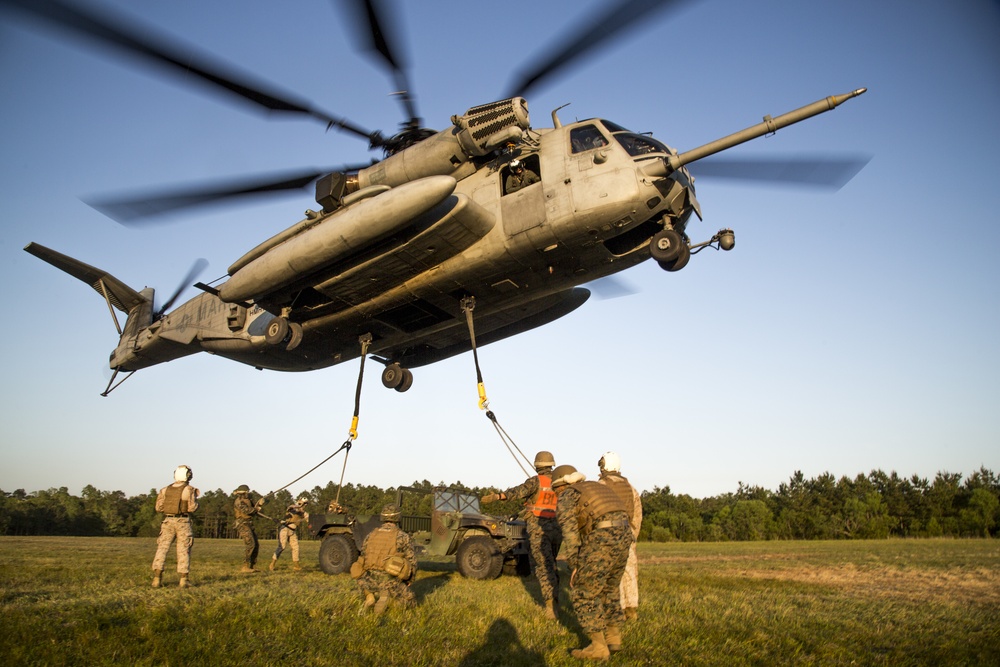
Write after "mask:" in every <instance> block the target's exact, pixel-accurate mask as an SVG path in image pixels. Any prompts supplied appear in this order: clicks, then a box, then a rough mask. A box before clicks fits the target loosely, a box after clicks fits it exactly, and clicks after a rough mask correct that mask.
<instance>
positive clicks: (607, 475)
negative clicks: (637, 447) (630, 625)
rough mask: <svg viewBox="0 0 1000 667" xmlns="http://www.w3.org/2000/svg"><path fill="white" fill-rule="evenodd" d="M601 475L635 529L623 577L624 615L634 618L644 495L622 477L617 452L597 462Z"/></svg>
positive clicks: (630, 524)
mask: <svg viewBox="0 0 1000 667" xmlns="http://www.w3.org/2000/svg"><path fill="white" fill-rule="evenodd" d="M597 466H598V468H600V471H601V475H600V478H599V479H598V481H599V482H601V484H607V485H608V486H609V487H611V490H612V491H614V492H615V493H616V494H618V498H619V499H621V501H622V503H624V505H625V510H626V512H627V513H628V525H629V527H630V528H631V529H632V546H631V547H629V550H628V563H626V565H625V574H624V575H623V576H622V583H621V601H622V610H623V611H624V612H625V618H627V619H630V620H634V619H636V618H638V617H639V557H638V554H637V553H636V550H635V543H636V541H637V540H638V539H639V530H640V529H641V528H642V497H641V496H640V495H639V492H638V491H636V489H635V487H634V486H632V484H631V483H630V482H629V481H628V479H627V478H626V477H623V476H622V473H621V469H622V464H621V459H620V458H619V457H618V455H617V454H615V453H614V452H605V453H604V456H602V457H601V459H600V460H599V461H598V462H597Z"/></svg>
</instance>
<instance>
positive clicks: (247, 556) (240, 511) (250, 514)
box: [233, 484, 264, 572]
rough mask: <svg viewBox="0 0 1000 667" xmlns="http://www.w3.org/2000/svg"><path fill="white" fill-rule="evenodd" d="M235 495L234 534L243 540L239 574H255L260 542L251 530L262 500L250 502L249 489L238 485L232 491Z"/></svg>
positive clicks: (262, 503) (244, 485)
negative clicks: (241, 564)
mask: <svg viewBox="0 0 1000 667" xmlns="http://www.w3.org/2000/svg"><path fill="white" fill-rule="evenodd" d="M233 493H234V494H236V502H235V503H233V513H234V514H235V515H236V533H237V534H238V535H239V536H240V539H242V540H243V567H242V568H240V572H256V571H257V570H256V569H255V566H256V565H257V552H258V551H260V542H259V541H258V540H257V533H256V531H254V529H253V518H254V516H256V515H257V513H258V512H260V508H261V507H262V506H263V505H264V499H263V498H260V499H259V500H258V501H257V502H256V503H254V502H251V501H250V487H249V486H247V485H246V484H240V485H239V487H237V488H236V490H235V491H233Z"/></svg>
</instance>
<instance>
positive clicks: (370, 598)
mask: <svg viewBox="0 0 1000 667" xmlns="http://www.w3.org/2000/svg"><path fill="white" fill-rule="evenodd" d="M374 605H375V594H374V593H365V609H368V608H369V607H372V606H374Z"/></svg>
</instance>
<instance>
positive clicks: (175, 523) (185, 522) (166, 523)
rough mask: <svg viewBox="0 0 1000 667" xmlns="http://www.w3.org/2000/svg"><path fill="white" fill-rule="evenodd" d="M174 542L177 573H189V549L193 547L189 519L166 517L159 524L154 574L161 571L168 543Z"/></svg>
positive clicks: (168, 549) (192, 535)
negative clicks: (175, 544) (175, 545)
mask: <svg viewBox="0 0 1000 667" xmlns="http://www.w3.org/2000/svg"><path fill="white" fill-rule="evenodd" d="M174 540H176V541H177V572H179V573H180V574H187V573H188V572H190V571H191V547H192V546H193V545H194V533H192V532H191V519H189V518H188V517H186V516H168V517H166V518H164V519H163V523H161V524H160V536H159V537H158V538H156V556H155V557H154V558H153V570H154V571H155V572H160V571H161V570H163V564H164V563H165V562H166V560H167V552H168V551H170V543H171V542H173V541H174Z"/></svg>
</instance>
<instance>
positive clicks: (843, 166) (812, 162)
mask: <svg viewBox="0 0 1000 667" xmlns="http://www.w3.org/2000/svg"><path fill="white" fill-rule="evenodd" d="M871 159H872V156H870V155H854V156H845V157H833V156H829V155H827V156H823V155H802V156H797V157H790V158H777V157H758V158H751V157H748V158H743V159H740V158H731V157H719V156H712V157H707V158H704V159H701V160H698V161H697V162H692V163H691V164H690V165H688V169H689V170H690V171H691V173H692V174H694V176H695V178H701V177H703V176H704V177H706V178H728V179H733V180H742V181H763V182H768V183H780V184H788V185H802V186H808V187H817V188H822V189H828V190H834V191H836V190H839V189H840V188H842V187H844V186H845V185H847V183H848V182H849V181H850V180H851V179H852V178H854V177H855V176H856V175H857V174H858V172H860V171H861V170H862V169H864V167H865V165H867V164H868V163H869V162H870V161H871Z"/></svg>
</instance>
